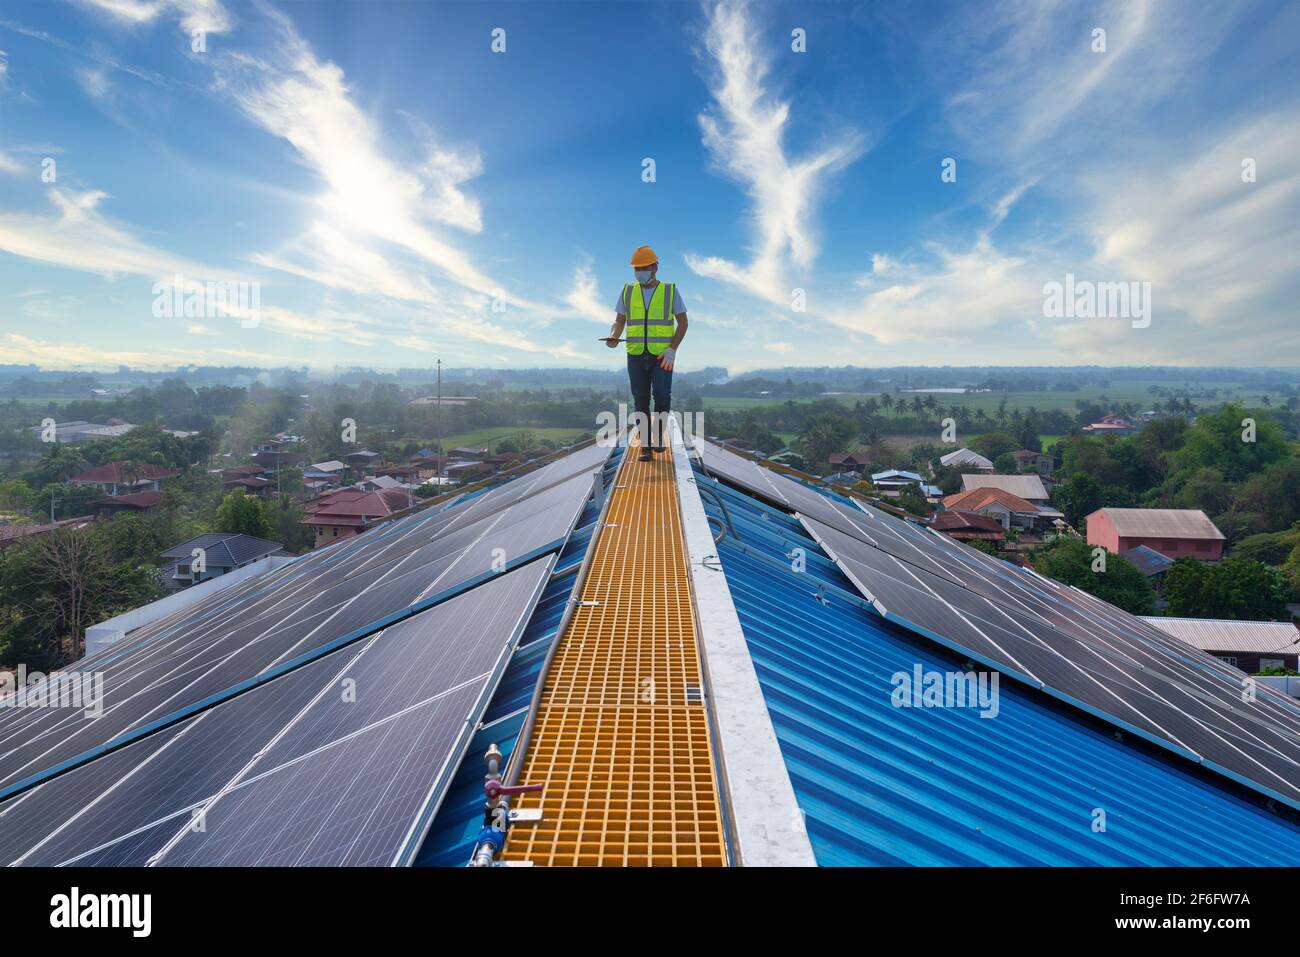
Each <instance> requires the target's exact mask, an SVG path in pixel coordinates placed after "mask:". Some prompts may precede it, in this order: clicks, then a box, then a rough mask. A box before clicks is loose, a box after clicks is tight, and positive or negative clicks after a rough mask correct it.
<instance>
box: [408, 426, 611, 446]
mask: <svg viewBox="0 0 1300 957" xmlns="http://www.w3.org/2000/svg"><path fill="white" fill-rule="evenodd" d="M594 431H595V429H588V430H585V431H584V430H583V429H557V428H544V429H539V428H531V427H529V426H518V425H514V426H510V425H501V426H493V427H491V428H486V429H474V430H473V431H471V432H460V433H457V434H456V435H449V436H447V437H446V438H444V439H443V440H442V445H443V448H447V449H456V448H470V449H481V448H488V449H491V448H493V447H494V446H495V445H496V443H497V442H500V441H501V440H502V439H515V438H518V437H519V436H520V434H521V433H527V435H528V436H529V438H530V439H531V441H532V442H541V441H542V440H543V439H545V440H546V441H548V442H552V443H554V444H556V445H568V444H570V443H572V442H577V441H581V440H582V439H585V438H587V437H588V436H590V435H591V434H592V433H593V432H594ZM413 441H416V442H419V443H420V444H421V445H427V446H429V447H430V448H432V447H433V444H434V439H433V438H432V437H428V438H422V439H415V440H413Z"/></svg>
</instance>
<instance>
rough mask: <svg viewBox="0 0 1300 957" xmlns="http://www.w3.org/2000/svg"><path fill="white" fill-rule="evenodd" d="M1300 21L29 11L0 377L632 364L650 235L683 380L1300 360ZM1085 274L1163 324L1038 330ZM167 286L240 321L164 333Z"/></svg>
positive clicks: (921, 8)
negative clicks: (209, 289)
mask: <svg viewBox="0 0 1300 957" xmlns="http://www.w3.org/2000/svg"><path fill="white" fill-rule="evenodd" d="M1099 28H1100V29H1104V30H1105V50H1104V51H1097V50H1094V49H1093V46H1094V45H1095V42H1094V37H1093V31H1094V30H1096V29H1099ZM497 29H501V30H504V31H505V33H504V38H505V50H504V52H494V51H493V49H492V41H493V31H494V30H497ZM795 30H801V31H803V35H804V37H805V38H806V49H805V51H804V52H796V51H795V50H793V49H792V31H795ZM195 31H200V34H201V36H202V39H203V45H204V46H205V47H206V49H202V50H197V51H196V50H195V49H194V45H195V44H194V37H195ZM1296 36H1300V5H1297V4H1294V3H1285V2H1259V3H1234V4H1208V3H1207V4H1192V3H1182V2H1174V0H1167V2H1157V0H1152V2H1143V0H1125V2H1117V3H1095V4H1091V3H1032V4H1031V3H1005V4H955V3H954V4H947V3H910V4H902V3H884V2H882V3H862V4H852V3H824V4H789V5H787V4H774V3H765V4H753V5H740V4H732V3H724V4H715V3H705V4H693V3H686V2H670V3H630V2H629V3H608V4H597V3H547V2H534V3H523V4H510V3H503V4H495V3H474V4H460V3H455V4H453V3H438V2H428V3H425V2H408V3H387V2H382V0H377V2H364V3H363V2H351V3H326V2H320V3H316V2H305V0H297V2H292V3H278V4H277V3H271V2H265V3H253V4H249V3H239V2H226V0H71V2H64V0H40V2H22V0H19V2H8V3H6V4H4V5H3V6H2V7H0V51H2V52H0V362H36V363H38V364H40V365H41V366H43V367H47V368H88V369H96V368H100V369H102V368H113V367H114V366H116V365H117V364H119V363H124V364H128V365H132V366H137V367H153V368H172V367H175V366H177V365H179V364H219V365H234V364H251V365H262V366H268V365H291V366H298V365H304V364H306V365H311V366H314V367H319V368H329V367H332V366H334V365H344V366H347V365H354V364H357V365H369V366H374V367H378V368H395V367H399V366H429V365H432V363H433V362H434V360H436V359H438V358H441V359H442V360H443V361H444V362H445V363H447V364H449V365H452V366H463V365H474V366H513V367H520V366H531V365H543V366H591V367H614V366H615V365H617V364H618V363H619V361H621V356H620V355H619V354H618V353H614V352H610V351H608V350H606V349H605V347H604V346H603V345H601V344H600V343H599V342H597V341H596V339H597V337H598V336H600V335H601V334H603V333H604V332H605V331H606V330H607V329H608V327H609V323H610V320H611V318H612V309H611V304H612V302H613V300H614V297H615V295H616V293H617V291H618V289H619V288H620V287H621V284H622V283H623V282H625V281H627V279H628V278H629V276H630V269H629V267H628V266H627V262H628V258H629V255H630V253H631V251H632V249H633V248H634V247H635V246H637V245H639V244H641V243H646V242H648V243H650V244H652V245H653V246H654V247H655V248H656V249H657V250H658V252H659V253H660V256H661V259H662V266H661V278H664V279H669V280H673V281H676V282H678V283H679V284H680V287H681V289H682V291H683V293H684V295H685V298H686V302H687V305H688V307H689V312H690V317H691V329H690V333H689V336H688V338H687V340H686V342H685V344H684V345H683V348H682V350H681V354H680V356H679V364H680V366H681V367H682V368H685V369H691V368H698V367H701V366H705V365H726V366H728V367H729V368H731V369H732V370H733V371H740V370H744V369H752V368H759V367H770V366H779V365H822V364H831V365H843V364H855V365H891V364H903V363H907V364H913V363H916V364H929V365H945V364H951V365H968V364H974V363H997V364H1018V363H1025V364H1043V363H1050V364H1079V363H1092V362H1098V363H1104V364H1116V365H1145V364H1154V363H1159V364H1175V365H1210V364H1243V365H1254V364H1259V365H1300V322H1297V319H1298V318H1300V316H1298V315H1297V313H1298V312H1300V310H1298V308H1297V303H1300V280H1298V279H1297V277H1298V276H1300V268H1297V267H1300V215H1298V214H1300V169H1298V168H1297V164H1296V157H1297V156H1298V155H1300V82H1298V81H1300V52H1298V51H1300V44H1297V43H1296V41H1295V39H1294V38H1295V37H1296ZM647 157H649V158H652V159H653V160H654V163H655V180H654V182H645V181H644V180H643V165H642V164H643V160H644V159H645V158H647ZM945 158H952V159H954V160H955V161H956V172H957V176H956V181H955V182H944V181H943V180H942V178H941V175H940V174H941V171H942V163H943V161H944V159H945ZM1246 160H1251V161H1253V165H1254V168H1255V171H1256V174H1255V180H1254V181H1253V182H1243V178H1242V163H1243V161H1246ZM50 161H52V164H53V166H52V169H53V172H54V178H53V181H52V182H50V181H48V180H49V174H48V171H49V170H50V168H51V166H50ZM43 172H45V176H44V177H43V175H42V174H43ZM1067 273H1069V274H1073V275H1075V276H1076V277H1078V278H1079V279H1082V280H1088V281H1095V282H1138V283H1140V282H1150V283H1151V284H1152V285H1151V289H1152V293H1151V295H1152V308H1151V322H1150V324H1149V326H1147V327H1145V328H1137V327H1135V324H1134V323H1133V322H1132V321H1131V320H1130V319H1127V318H1109V319H1095V318H1094V319H1073V318H1065V319H1063V318H1049V317H1046V316H1045V314H1044V307H1043V303H1044V288H1043V287H1044V284H1045V283H1048V282H1063V281H1064V279H1065V277H1066V274H1067ZM178 274H179V275H181V276H182V277H183V278H184V280H185V281H199V282H203V281H217V282H229V283H235V282H247V283H257V284H259V289H260V309H259V311H258V313H257V315H256V317H255V320H256V321H255V322H252V321H250V320H249V317H248V316H247V315H244V314H237V313H231V312H229V311H225V312H222V311H220V310H218V311H217V312H216V313H215V314H212V313H210V314H208V315H203V316H192V317H188V318H187V317H184V316H173V317H158V316H156V315H155V314H154V312H155V310H154V308H153V306H154V300H155V296H154V291H153V290H154V283H155V282H159V281H162V282H170V281H173V277H175V276H176V275H178ZM796 290H798V291H801V293H796ZM799 298H802V300H803V308H798V307H797V305H796V300H797V299H799Z"/></svg>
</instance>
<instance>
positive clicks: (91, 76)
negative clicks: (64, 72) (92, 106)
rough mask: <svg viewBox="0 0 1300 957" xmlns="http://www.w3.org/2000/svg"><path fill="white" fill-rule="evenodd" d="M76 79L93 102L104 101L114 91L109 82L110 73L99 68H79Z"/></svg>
mask: <svg viewBox="0 0 1300 957" xmlns="http://www.w3.org/2000/svg"><path fill="white" fill-rule="evenodd" d="M76 77H77V84H78V85H79V86H80V87H81V88H82V89H83V90H85V91H86V95H87V96H89V97H90V98H91V99H92V100H102V99H104V98H105V97H106V96H108V94H109V91H110V90H111V89H112V84H110V83H109V81H108V72H107V71H106V70H103V69H101V68H99V67H78V68H77V70H76Z"/></svg>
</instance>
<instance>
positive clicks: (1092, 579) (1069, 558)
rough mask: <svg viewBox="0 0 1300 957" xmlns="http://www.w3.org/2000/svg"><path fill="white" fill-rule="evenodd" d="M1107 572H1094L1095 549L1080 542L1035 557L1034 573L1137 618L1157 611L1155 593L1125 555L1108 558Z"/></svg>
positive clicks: (1062, 542)
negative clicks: (1094, 597) (1091, 596)
mask: <svg viewBox="0 0 1300 957" xmlns="http://www.w3.org/2000/svg"><path fill="white" fill-rule="evenodd" d="M1105 558H1106V563H1105V571H1093V564H1094V558H1093V548H1092V546H1090V545H1089V544H1088V543H1087V542H1085V541H1083V540H1082V539H1079V538H1059V539H1057V541H1056V543H1055V544H1053V545H1050V546H1048V547H1047V548H1044V549H1042V550H1040V551H1038V552H1036V553H1035V554H1034V556H1033V565H1034V570H1035V571H1037V572H1039V573H1040V574H1043V575H1046V576H1048V577H1049V578H1055V579H1056V580H1057V581H1059V582H1063V583H1064V584H1066V585H1073V586H1075V587H1076V588H1082V589H1083V590H1084V591H1086V592H1088V593H1089V594H1091V595H1096V596H1097V597H1098V598H1100V599H1101V600H1102V601H1108V602H1110V603H1111V604H1112V605H1114V606H1115V607H1117V608H1122V609H1124V610H1125V611H1127V612H1131V613H1132V614H1134V615H1149V614H1151V613H1152V611H1153V610H1154V608H1155V598H1156V596H1155V590H1154V589H1153V588H1152V587H1151V583H1150V582H1149V581H1148V580H1147V577H1146V576H1145V575H1143V574H1142V572H1141V571H1139V570H1138V567H1137V566H1136V565H1134V564H1133V563H1132V562H1130V561H1129V560H1128V559H1127V558H1125V557H1124V556H1123V555H1111V554H1107V555H1106V556H1105Z"/></svg>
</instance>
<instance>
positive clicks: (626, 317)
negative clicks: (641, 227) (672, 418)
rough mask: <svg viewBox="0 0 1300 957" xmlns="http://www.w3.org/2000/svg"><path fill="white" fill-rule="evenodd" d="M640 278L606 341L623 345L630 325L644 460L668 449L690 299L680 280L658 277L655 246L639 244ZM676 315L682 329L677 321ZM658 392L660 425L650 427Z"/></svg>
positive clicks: (630, 367)
mask: <svg viewBox="0 0 1300 957" xmlns="http://www.w3.org/2000/svg"><path fill="white" fill-rule="evenodd" d="M632 269H633V271H634V274H635V275H636V282H634V283H633V282H630V283H627V284H626V285H625V286H624V287H623V291H622V292H621V293H619V296H618V302H617V303H616V304H615V306H614V328H612V329H611V330H610V331H609V338H608V339H606V340H605V344H606V345H607V346H609V347H610V348H611V349H613V348H614V347H616V346H617V345H618V340H619V334H620V333H621V332H622V331H623V325H624V323H626V324H627V377H628V379H629V381H630V382H631V385H632V402H633V404H634V405H635V407H636V411H637V412H639V413H640V414H641V416H642V418H641V420H640V421H641V423H642V425H643V429H642V432H641V461H643V462H646V461H649V460H650V459H651V458H653V455H652V452H651V450H652V449H653V450H654V451H655V452H662V451H663V449H664V442H665V438H664V429H665V428H666V426H667V422H668V412H669V405H670V402H671V399H672V391H673V363H674V362H675V361H676V360H677V347H678V346H679V345H681V343H682V339H684V338H686V304H685V303H684V302H683V301H682V297H681V294H680V293H678V291H677V284H676V283H671V282H669V283H662V282H660V281H659V279H658V278H657V276H658V272H659V257H658V256H656V255H655V251H654V250H653V249H651V248H650V247H649V246H639V247H637V250H636V252H634V253H633V254H632ZM674 319H676V321H677V325H676V329H675V330H674V328H673V320H674ZM652 391H653V392H654V398H655V417H654V427H653V428H650V425H651V419H650V393H651V392H652Z"/></svg>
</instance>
